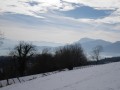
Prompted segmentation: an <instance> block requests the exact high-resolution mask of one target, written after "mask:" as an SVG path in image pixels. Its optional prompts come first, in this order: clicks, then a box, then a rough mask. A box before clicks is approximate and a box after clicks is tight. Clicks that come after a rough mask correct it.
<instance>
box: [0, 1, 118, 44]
mask: <svg viewBox="0 0 120 90" xmlns="http://www.w3.org/2000/svg"><path fill="white" fill-rule="evenodd" d="M82 10H83V11H82ZM81 11H82V12H81ZM0 14H1V15H0V26H1V29H3V30H4V31H5V33H6V36H7V37H9V38H12V39H26V40H42V41H51V42H61V43H72V42H74V41H75V40H79V39H80V38H82V37H92V38H101V39H106V40H110V41H113V40H118V39H119V38H120V36H119V33H120V30H119V28H120V27H119V26H120V0H1V1H0ZM6 26H7V27H6ZM11 26H12V28H9V27H11ZM9 29H10V30H9ZM21 31H22V32H25V33H22V32H21ZM14 33H16V34H14ZM26 33H28V35H27V36H26ZM21 36H23V37H21ZM31 36H32V37H31ZM110 36H111V37H110Z"/></svg>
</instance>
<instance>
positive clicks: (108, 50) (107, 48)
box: [0, 38, 120, 56]
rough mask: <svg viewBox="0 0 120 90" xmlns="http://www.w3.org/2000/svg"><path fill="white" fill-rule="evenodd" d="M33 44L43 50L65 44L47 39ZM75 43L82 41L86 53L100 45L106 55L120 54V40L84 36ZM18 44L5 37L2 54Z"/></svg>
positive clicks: (6, 53) (0, 49)
mask: <svg viewBox="0 0 120 90" xmlns="http://www.w3.org/2000/svg"><path fill="white" fill-rule="evenodd" d="M30 42H31V43H32V44H33V45H35V46H36V47H37V50H38V51H41V50H43V49H44V48H49V49H52V51H53V50H54V49H55V48H56V47H59V46H64V45H65V44H60V43H54V42H45V41H30ZM74 43H80V44H81V46H82V48H83V49H84V51H85V53H87V54H90V53H91V51H92V50H93V48H94V47H96V46H98V45H100V46H102V47H103V52H102V54H103V55H104V56H120V41H116V42H109V41H105V40H102V39H91V38H82V39H80V40H78V41H76V42H74ZM17 44H18V41H14V40H10V39H4V41H3V44H2V45H1V48H0V51H1V52H0V55H8V54H9V52H10V50H12V49H13V48H14V46H15V45H17Z"/></svg>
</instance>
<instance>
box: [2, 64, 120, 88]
mask: <svg viewBox="0 0 120 90" xmlns="http://www.w3.org/2000/svg"><path fill="white" fill-rule="evenodd" d="M0 90H120V62H116V63H111V64H104V65H97V66H94V67H89V68H84V69H76V70H71V71H65V72H60V73H56V74H52V75H49V76H46V77H42V78H38V79H34V80H31V81H26V82H24V83H17V84H14V85H10V86H6V87H3V88H0Z"/></svg>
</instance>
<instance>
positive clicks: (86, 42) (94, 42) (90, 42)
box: [77, 38, 112, 52]
mask: <svg viewBox="0 0 120 90" xmlns="http://www.w3.org/2000/svg"><path fill="white" fill-rule="evenodd" d="M77 43H80V44H81V45H82V47H83V48H84V49H85V50H86V51H87V52H89V51H91V50H92V49H93V48H94V47H96V46H98V45H101V46H102V47H105V46H107V45H109V44H112V43H111V42H109V41H104V40H101V39H90V38H83V39H80V40H79V41H78V42H77Z"/></svg>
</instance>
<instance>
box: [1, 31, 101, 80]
mask: <svg viewBox="0 0 120 90" xmlns="http://www.w3.org/2000/svg"><path fill="white" fill-rule="evenodd" d="M2 40H3V34H2V33H0V44H2ZM101 51H102V47H101V46H97V47H95V48H94V49H93V51H92V59H94V60H96V61H99V59H100V52H101ZM9 55H10V56H9V57H8V58H9V60H8V64H9V65H8V64H6V66H5V67H6V69H4V70H3V72H2V73H4V74H3V75H4V79H7V80H8V78H11V77H20V76H24V75H29V74H36V73H43V72H49V71H54V70H61V69H64V68H68V69H69V70H71V69H73V67H76V66H83V65H86V64H87V57H86V55H85V54H84V51H83V49H82V47H81V45H80V44H71V45H65V46H63V47H59V48H57V49H56V51H55V53H54V54H52V53H50V52H49V49H44V50H43V51H42V53H40V54H36V47H35V46H34V45H32V44H31V43H27V42H23V41H22V42H19V44H18V45H16V46H15V47H14V48H13V50H12V51H10V54H9ZM8 66H9V67H8ZM0 73H1V71H0Z"/></svg>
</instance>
